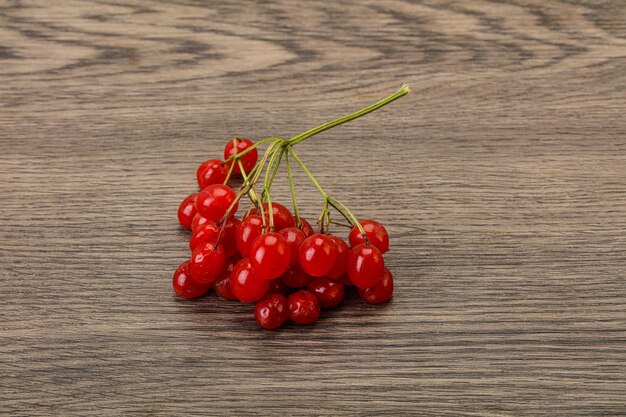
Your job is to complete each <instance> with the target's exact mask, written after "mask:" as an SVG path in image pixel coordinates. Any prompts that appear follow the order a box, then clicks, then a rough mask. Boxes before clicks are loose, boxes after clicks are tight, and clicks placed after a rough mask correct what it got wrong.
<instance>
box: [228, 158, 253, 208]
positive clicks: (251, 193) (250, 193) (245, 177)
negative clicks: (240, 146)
mask: <svg viewBox="0 0 626 417" xmlns="http://www.w3.org/2000/svg"><path fill="white" fill-rule="evenodd" d="M237 164H238V165H239V171H241V176H242V177H243V182H244V184H245V183H246V182H248V175H247V174H246V169H245V168H244V166H243V163H242V162H241V159H238V160H237ZM233 165H234V164H233ZM247 194H248V197H250V200H251V201H252V204H254V205H255V206H258V205H259V196H258V195H257V193H256V191H255V190H254V188H253V187H250V189H249V190H248V193H247Z"/></svg>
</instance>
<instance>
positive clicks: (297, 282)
mask: <svg viewBox="0 0 626 417" xmlns="http://www.w3.org/2000/svg"><path fill="white" fill-rule="evenodd" d="M280 279H281V280H282V281H283V282H284V283H285V285H286V286H288V287H291V288H302V287H306V286H307V285H309V282H311V280H312V279H313V277H312V276H311V275H309V274H307V273H306V272H304V271H303V270H302V268H301V267H300V265H294V266H290V267H289V268H287V270H286V271H285V273H284V274H283V276H282V277H281V278H280Z"/></svg>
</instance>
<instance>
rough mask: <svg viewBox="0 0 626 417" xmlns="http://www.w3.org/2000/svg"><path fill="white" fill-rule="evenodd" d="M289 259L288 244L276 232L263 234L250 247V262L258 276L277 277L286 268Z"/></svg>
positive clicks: (268, 278)
mask: <svg viewBox="0 0 626 417" xmlns="http://www.w3.org/2000/svg"><path fill="white" fill-rule="evenodd" d="M290 259H291V253H290V251H289V245H288V244H287V241H286V240H285V238H284V237H283V236H282V235H280V234H278V233H266V234H263V235H261V236H259V237H257V238H256V239H255V240H254V242H253V243H252V246H251V247H250V263H251V264H252V267H253V268H254V270H255V271H256V273H257V276H258V277H259V278H263V279H267V280H270V279H274V278H278V277H279V276H281V275H282V274H283V273H284V272H285V271H286V270H287V267H288V266H289V260H290Z"/></svg>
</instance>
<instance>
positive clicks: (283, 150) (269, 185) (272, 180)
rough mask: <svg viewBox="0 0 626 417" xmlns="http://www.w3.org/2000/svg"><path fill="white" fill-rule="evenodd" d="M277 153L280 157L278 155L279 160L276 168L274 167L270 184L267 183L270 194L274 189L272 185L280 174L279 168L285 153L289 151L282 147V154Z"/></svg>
mask: <svg viewBox="0 0 626 417" xmlns="http://www.w3.org/2000/svg"><path fill="white" fill-rule="evenodd" d="M276 152H277V153H278V154H279V155H278V159H277V160H276V162H275V163H274V166H272V175H271V176H270V179H269V182H268V183H267V191H268V192H269V190H270V188H272V184H273V183H274V178H276V174H277V173H278V167H280V161H282V159H283V155H285V152H287V151H286V150H285V148H284V147H281V149H280V152H279V151H278V150H276ZM268 169H269V168H268Z"/></svg>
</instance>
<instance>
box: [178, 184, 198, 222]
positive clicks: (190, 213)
mask: <svg viewBox="0 0 626 417" xmlns="http://www.w3.org/2000/svg"><path fill="white" fill-rule="evenodd" d="M197 196H198V193H194V194H191V195H189V196H187V197H185V199H184V200H183V202H182V203H180V206H178V222H179V223H180V225H181V226H183V227H184V228H186V229H191V222H192V221H193V217H194V216H195V215H196V213H197V211H196V205H195V203H196V197H197Z"/></svg>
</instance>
